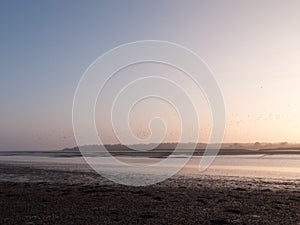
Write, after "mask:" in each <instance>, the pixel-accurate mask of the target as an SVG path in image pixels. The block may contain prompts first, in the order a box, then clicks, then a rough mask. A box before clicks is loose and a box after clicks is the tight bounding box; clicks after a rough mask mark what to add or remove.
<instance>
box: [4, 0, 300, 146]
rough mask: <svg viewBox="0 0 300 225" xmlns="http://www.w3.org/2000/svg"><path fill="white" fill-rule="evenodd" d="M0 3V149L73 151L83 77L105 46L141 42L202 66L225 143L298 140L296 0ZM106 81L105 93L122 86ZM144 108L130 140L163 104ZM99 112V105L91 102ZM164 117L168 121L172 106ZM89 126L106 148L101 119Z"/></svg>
mask: <svg viewBox="0 0 300 225" xmlns="http://www.w3.org/2000/svg"><path fill="white" fill-rule="evenodd" d="M0 5H1V7H0V28H1V29H0V106H1V108H0V149H2V150H8V149H40V150H42V149H60V148H64V147H71V146H74V145H75V144H76V142H75V139H74V135H73V130H72V102H73V97H74V93H75V90H76V87H77V84H78V82H79V80H80V78H81V76H82V75H83V73H84V71H85V70H86V69H87V68H88V66H89V65H90V64H91V63H92V62H93V61H94V60H95V59H96V58H98V57H99V56H100V55H102V54H104V53H105V52H107V51H108V50H110V49H112V48H115V47H117V46H119V45H121V44H125V43H128V42H133V41H139V40H165V41H170V42H174V43H177V44H180V45H182V46H185V47H187V48H188V49H191V50H192V51H194V52H195V53H196V54H198V55H199V56H200V57H201V59H202V60H203V61H204V62H205V63H206V64H207V65H208V66H209V68H210V69H211V70H212V71H213V74H214V76H215V79H216V81H217V82H218V84H219V87H220V89H221V91H222V93H223V98H224V102H225V107H226V131H225V136H224V142H256V141H260V142H281V141H288V142H300V116H299V115H300V106H299V99H300V91H299V84H300V64H299V59H300V14H299V7H300V2H299V1H276V0H275V1H273V0H272V1H271V0H270V1H267V0H263V1H250V0H249V1H238V0H236V1H233V0H228V1H216V0H212V1H198V0H197V1H175V0H174V1H173V0H172V1H171V0H170V1H158V0H154V1H71V0H65V1H30V0H28V1H6V0H2V1H1V3H0ZM117 83H118V82H117ZM110 85H111V88H110V90H112V92H115V91H117V90H119V88H120V87H119V86H118V85H117V84H114V83H112V84H110ZM109 94H110V92H109V91H108V95H109ZM195 98H197V96H196V97H195ZM199 98H201V97H199ZM107 101H108V100H107ZM199 101H200V100H199ZM146 103H147V102H146ZM148 103H149V105H148V106H142V105H141V106H139V107H137V108H136V109H135V110H134V111H133V114H134V115H133V118H134V119H133V120H132V123H133V126H134V132H136V134H137V136H139V135H140V136H141V137H142V136H147V134H148V132H149V130H147V127H146V126H145V124H146V123H145V121H144V120H145V119H147V118H148V117H149V118H150V117H151V113H153V112H154V113H155V109H158V108H159V109H163V108H164V107H165V106H162V105H160V104H161V103H160V102H157V101H156V102H152V103H151V100H149V102H148ZM144 104H145V103H144ZM155 104H156V105H155ZM200 105H201V104H200ZM199 107H200V106H199ZM101 110H103V111H105V104H104V105H103V103H102V105H101V103H99V104H98V105H97V112H98V111H100V114H101V112H102V111H101ZM156 111H157V110H156ZM203 111H205V113H203V114H207V115H209V113H206V111H207V110H206V109H203ZM163 114H164V116H166V115H167V117H170V115H173V114H172V109H166V110H163ZM144 115H146V116H144ZM96 120H97V121H98V122H97V123H98V124H99V126H100V128H99V129H100V130H103V133H102V135H103V139H104V140H105V142H107V143H114V142H115V141H116V140H115V139H114V138H112V137H111V134H110V132H111V131H108V130H105V128H103V127H101V124H103V123H105V122H106V121H101V116H99V118H97V119H96ZM203 121H204V122H203V123H202V124H203V127H202V128H201V129H202V139H201V141H206V140H207V138H208V137H209V130H210V128H209V127H210V123H209V122H208V121H209V119H206V117H205V116H204V118H203ZM170 123H171V124H172V127H171V128H170V129H168V131H167V138H166V139H165V140H166V141H176V140H175V139H176V135H177V133H178V126H177V125H176V124H178V120H177V119H176V118H175V119H174V121H173V122H172V121H171V122H170ZM134 124H135V125H134ZM173 138H175V139H173Z"/></svg>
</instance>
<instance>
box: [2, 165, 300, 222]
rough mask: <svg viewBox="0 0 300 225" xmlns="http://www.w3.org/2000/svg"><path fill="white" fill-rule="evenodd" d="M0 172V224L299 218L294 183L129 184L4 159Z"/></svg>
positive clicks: (297, 191)
mask: <svg viewBox="0 0 300 225" xmlns="http://www.w3.org/2000/svg"><path fill="white" fill-rule="evenodd" d="M0 174H1V176H0V178H1V179H0V211H1V214H0V224H300V188H298V187H299V186H298V184H295V183H294V182H279V181H263V180H253V179H252V180H250V179H248V180H247V179H232V178H226V179H223V178H211V177H203V178H197V179H196V178H183V177H175V178H172V179H170V180H167V181H165V182H163V183H161V184H157V185H152V186H148V187H127V186H122V185H115V184H113V183H111V182H109V181H106V180H105V179H103V178H100V177H99V176H98V175H96V174H93V173H83V172H68V171H55V170H44V169H40V168H29V167H17V166H10V165H0ZM9 180H10V181H9ZM14 181H15V182H14Z"/></svg>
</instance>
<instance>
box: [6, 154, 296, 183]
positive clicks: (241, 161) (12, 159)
mask: <svg viewBox="0 0 300 225" xmlns="http://www.w3.org/2000/svg"><path fill="white" fill-rule="evenodd" d="M177 157H184V155H182V156H177ZM118 159H119V160H121V161H123V162H125V163H128V164H132V165H135V166H141V165H149V164H152V163H155V162H158V161H160V160H163V158H149V157H118ZM200 159H201V156H194V157H192V158H191V160H190V161H189V163H188V164H187V165H186V166H185V168H184V169H182V170H181V171H180V172H179V174H180V175H184V176H193V177H194V176H201V175H203V174H204V175H212V176H215V175H217V176H237V177H253V178H274V179H300V155H235V156H233V155H231V156H217V157H216V159H215V161H214V162H213V164H212V165H211V166H210V167H209V168H208V169H207V170H206V171H204V172H202V173H201V172H199V171H198V165H199V162H200ZM173 161H174V162H173ZM0 163H8V164H28V165H32V166H38V167H43V168H54V169H61V170H79V171H89V170H91V168H90V167H89V166H88V165H87V164H86V162H85V160H84V159H83V158H81V157H60V156H53V154H52V155H51V156H50V155H48V156H33V155H32V154H27V155H26V154H23V155H0ZM102 166H104V167H105V169H106V170H112V171H117V170H118V169H121V168H119V167H118V166H116V165H114V164H109V163H107V164H105V165H102ZM168 166H170V167H176V166H177V165H176V157H174V159H172V163H171V164H169V165H168ZM138 171H140V173H142V172H143V171H142V170H138Z"/></svg>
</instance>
